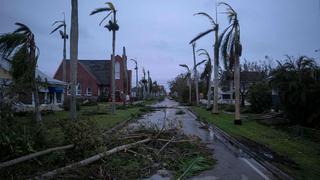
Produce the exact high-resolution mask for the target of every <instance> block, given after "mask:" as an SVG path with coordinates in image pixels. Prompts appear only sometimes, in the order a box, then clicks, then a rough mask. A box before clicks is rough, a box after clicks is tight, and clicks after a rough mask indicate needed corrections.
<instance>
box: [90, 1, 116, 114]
mask: <svg viewBox="0 0 320 180" xmlns="http://www.w3.org/2000/svg"><path fill="white" fill-rule="evenodd" d="M105 4H106V5H107V7H103V8H97V9H95V10H94V11H92V12H91V14H90V15H94V14H97V13H101V12H107V13H108V14H107V16H105V17H104V18H103V19H102V20H101V22H100V24H99V25H101V24H102V23H103V22H104V21H105V20H106V19H107V18H108V17H109V16H110V15H112V18H111V20H109V22H108V24H106V25H105V26H104V27H105V28H107V29H108V30H109V31H112V57H111V87H112V90H111V97H112V113H113V114H114V113H115V111H116V104H115V101H116V95H115V91H116V89H115V86H116V82H115V69H114V67H115V48H116V31H118V30H119V25H118V24H117V10H116V9H115V7H114V5H113V4H112V3H111V2H106V3H105Z"/></svg>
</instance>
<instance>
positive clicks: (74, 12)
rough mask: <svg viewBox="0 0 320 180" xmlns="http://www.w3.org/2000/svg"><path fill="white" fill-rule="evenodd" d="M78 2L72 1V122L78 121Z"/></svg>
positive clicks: (76, 0)
mask: <svg viewBox="0 0 320 180" xmlns="http://www.w3.org/2000/svg"><path fill="white" fill-rule="evenodd" d="M78 26H79V25H78V0H71V30H70V59H71V60H70V61H71V67H70V69H71V71H70V72H71V74H70V76H71V101H70V116H71V119H72V120H76V119H77V97H76V84H77V72H78V39H79V32H78V31H79V27H78Z"/></svg>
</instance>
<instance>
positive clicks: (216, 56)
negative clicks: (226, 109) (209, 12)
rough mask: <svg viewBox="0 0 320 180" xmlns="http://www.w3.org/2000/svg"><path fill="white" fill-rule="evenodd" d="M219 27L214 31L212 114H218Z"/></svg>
mask: <svg viewBox="0 0 320 180" xmlns="http://www.w3.org/2000/svg"><path fill="white" fill-rule="evenodd" d="M218 39H219V25H218V24H217V25H216V31H215V45H214V63H213V70H214V90H213V96H214V97H213V108H212V113H214V114H218V113H219V109H218V99H219V94H218V93H219V74H218V67H219V42H218V41H219V40H218Z"/></svg>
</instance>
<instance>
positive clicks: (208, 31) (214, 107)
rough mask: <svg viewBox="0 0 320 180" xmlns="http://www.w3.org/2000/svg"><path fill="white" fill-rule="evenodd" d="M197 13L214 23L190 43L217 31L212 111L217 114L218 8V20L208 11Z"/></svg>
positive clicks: (219, 40) (219, 39)
mask: <svg viewBox="0 0 320 180" xmlns="http://www.w3.org/2000/svg"><path fill="white" fill-rule="evenodd" d="M195 15H202V16H205V17H207V18H208V19H209V20H210V22H211V25H212V28H210V29H208V30H207V31H205V32H202V33H200V34H199V35H198V36H196V37H195V38H193V40H191V41H190V44H192V43H194V42H196V41H197V40H199V39H201V38H202V37H204V36H206V35H208V34H209V33H211V32H214V33H215V39H214V65H213V67H214V93H213V95H214V98H213V108H212V112H213V113H215V114H217V113H219V110H218V98H219V97H218V88H219V85H218V84H219V74H218V68H219V49H220V44H221V38H219V37H218V36H219V24H218V23H217V19H218V17H217V9H216V21H215V20H214V19H213V18H212V17H211V16H210V15H209V14H207V13H204V12H200V13H197V14H195Z"/></svg>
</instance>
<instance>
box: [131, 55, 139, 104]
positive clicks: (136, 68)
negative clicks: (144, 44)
mask: <svg viewBox="0 0 320 180" xmlns="http://www.w3.org/2000/svg"><path fill="white" fill-rule="evenodd" d="M130 60H131V61H133V62H134V63H135V65H136V67H135V68H134V69H135V70H136V98H137V97H138V62H137V60H135V59H130Z"/></svg>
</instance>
